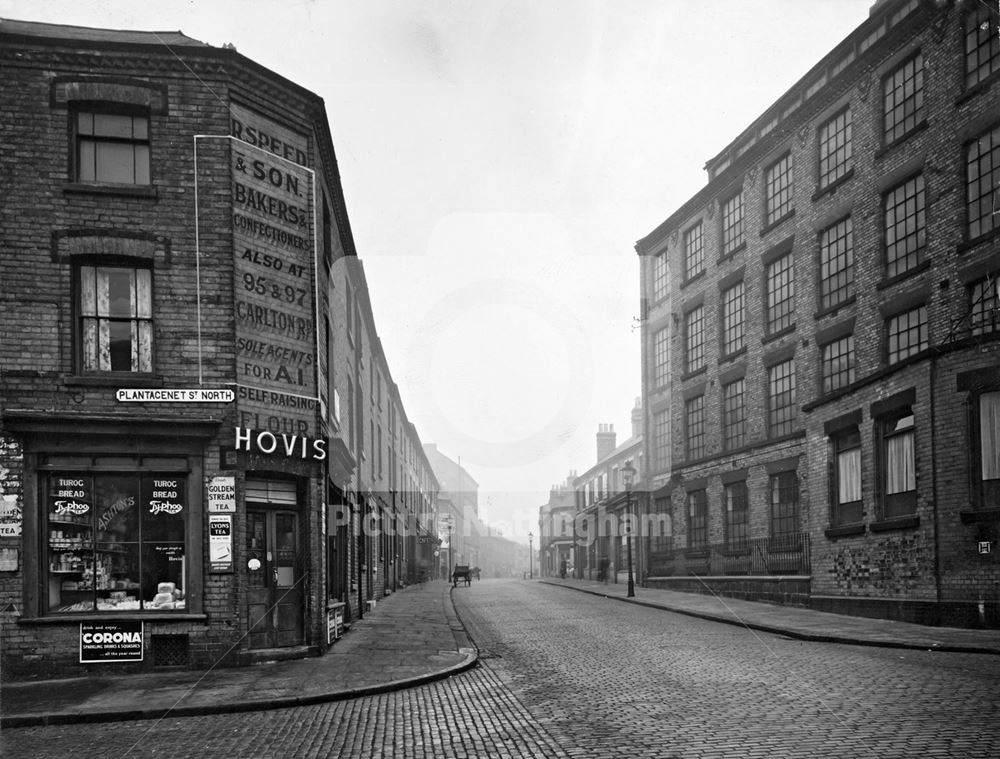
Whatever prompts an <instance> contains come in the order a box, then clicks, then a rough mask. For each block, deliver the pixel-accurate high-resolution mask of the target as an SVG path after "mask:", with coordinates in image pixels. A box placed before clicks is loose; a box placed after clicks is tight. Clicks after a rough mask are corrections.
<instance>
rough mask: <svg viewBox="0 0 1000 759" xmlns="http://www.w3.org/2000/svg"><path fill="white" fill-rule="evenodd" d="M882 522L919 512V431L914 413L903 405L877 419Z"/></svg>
mask: <svg viewBox="0 0 1000 759" xmlns="http://www.w3.org/2000/svg"><path fill="white" fill-rule="evenodd" d="M876 435H877V437H878V458H877V464H878V468H879V472H878V482H879V486H880V491H881V493H880V495H881V498H880V507H881V509H880V510H881V513H880V515H879V516H880V518H881V519H893V518H896V517H904V516H909V515H911V514H914V513H916V510H917V467H916V432H915V429H914V423H913V411H912V410H911V408H910V407H909V406H903V407H900V408H899V409H897V410H895V411H893V412H892V413H891V414H888V415H886V416H883V417H880V418H879V419H878V420H876Z"/></svg>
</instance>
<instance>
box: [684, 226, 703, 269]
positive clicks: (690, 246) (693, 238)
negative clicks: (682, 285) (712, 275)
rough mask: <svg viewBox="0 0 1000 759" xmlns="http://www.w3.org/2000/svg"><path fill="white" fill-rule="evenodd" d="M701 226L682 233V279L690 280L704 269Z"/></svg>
mask: <svg viewBox="0 0 1000 759" xmlns="http://www.w3.org/2000/svg"><path fill="white" fill-rule="evenodd" d="M703 241H704V237H703V235H702V227H701V224H698V225H697V226H695V227H692V228H691V229H689V230H688V231H687V232H685V233H684V278H685V279H691V277H695V276H697V275H699V274H701V273H702V271H704V269H705V247H704V244H703Z"/></svg>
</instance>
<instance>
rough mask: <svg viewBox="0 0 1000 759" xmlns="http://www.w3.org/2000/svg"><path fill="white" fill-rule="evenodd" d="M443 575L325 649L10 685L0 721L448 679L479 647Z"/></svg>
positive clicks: (173, 711)
mask: <svg viewBox="0 0 1000 759" xmlns="http://www.w3.org/2000/svg"><path fill="white" fill-rule="evenodd" d="M461 590H462V589H461V588H457V589H455V590H454V591H453V590H452V586H451V583H448V582H445V581H443V580H436V581H432V582H426V583H422V584H420V585H410V586H408V587H406V588H404V589H402V590H398V591H396V592H395V593H392V594H391V595H388V596H386V597H385V598H384V599H381V600H379V601H378V602H377V603H376V605H375V608H374V609H373V610H371V611H367V612H365V616H364V619H361V620H358V619H356V620H354V621H353V623H352V624H351V629H350V630H349V631H348V632H347V633H346V634H345V635H344V636H343V637H342V638H340V639H339V640H338V641H336V642H335V643H334V644H333V646H331V647H330V648H329V650H328V651H327V652H326V653H325V654H324V655H323V656H311V657H308V658H304V659H293V660H286V661H278V662H267V663H261V664H255V665H252V666H246V667H229V668H217V669H213V670H210V671H208V672H202V671H197V672H194V671H189V670H170V671H162V672H155V673H151V674H131V675H115V676H100V675H99V674H94V675H91V676H89V677H74V678H64V679H59V680H39V681H35V680H33V681H27V682H11V683H3V684H2V685H0V728H8V727H27V726H33V725H56V724H70V723H81V722H110V721H119V720H135V719H164V718H173V717H182V716H192V715H203V714H221V713H232V712H243V711H263V710H266V709H278V708H282V707H290V706H304V705H308V704H316V703H323V702H327V701H337V700H342V699H349V698H357V697H359V696H368V695H375V694H377V693H386V692H389V691H393V690H398V689H401V688H407V687H411V686H414V685H420V684H423V683H428V682H432V681H434V680H440V679H443V678H446V677H450V676H452V675H455V674H457V673H459V672H464V671H465V670H467V669H469V668H471V667H474V666H475V665H476V661H477V658H478V655H477V653H476V649H475V647H474V646H473V644H472V642H471V641H470V640H469V636H468V635H467V634H466V632H465V628H464V627H463V626H462V623H461V622H460V621H459V618H458V614H457V613H456V611H455V606H454V604H453V603H452V601H451V596H450V593H452V592H456V593H458V592H461Z"/></svg>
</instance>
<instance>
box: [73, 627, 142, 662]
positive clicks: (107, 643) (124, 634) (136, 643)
mask: <svg viewBox="0 0 1000 759" xmlns="http://www.w3.org/2000/svg"><path fill="white" fill-rule="evenodd" d="M142 654H143V646H142V620H138V619H123V620H120V621H117V622H81V623H80V663H81V664H98V663H102V662H123V661H142Z"/></svg>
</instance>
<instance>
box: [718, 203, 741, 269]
mask: <svg viewBox="0 0 1000 759" xmlns="http://www.w3.org/2000/svg"><path fill="white" fill-rule="evenodd" d="M743 241H744V237H743V193H742V192H738V193H737V194H736V195H734V196H733V197H731V198H730V199H729V200H727V201H726V202H725V203H724V204H723V206H722V255H724V256H725V255H728V254H729V253H732V252H733V251H734V250H736V248H738V247H739V246H740V245H742V244H743Z"/></svg>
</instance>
